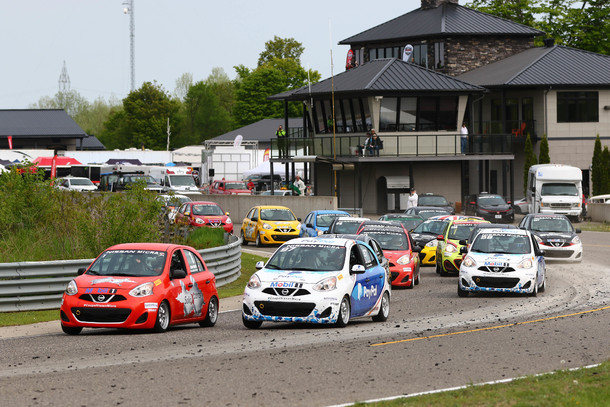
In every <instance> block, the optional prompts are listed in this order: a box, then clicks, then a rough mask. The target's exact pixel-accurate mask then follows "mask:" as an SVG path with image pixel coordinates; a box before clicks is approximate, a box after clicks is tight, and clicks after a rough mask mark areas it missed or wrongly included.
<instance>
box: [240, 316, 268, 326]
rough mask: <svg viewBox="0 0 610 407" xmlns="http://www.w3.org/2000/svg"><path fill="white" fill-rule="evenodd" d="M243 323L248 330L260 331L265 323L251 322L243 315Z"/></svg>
mask: <svg viewBox="0 0 610 407" xmlns="http://www.w3.org/2000/svg"><path fill="white" fill-rule="evenodd" d="M241 322H243V324H244V326H245V327H246V328H248V329H258V328H260V327H261V325H262V324H263V321H250V320H248V319H246V318H244V316H243V315H242V316H241Z"/></svg>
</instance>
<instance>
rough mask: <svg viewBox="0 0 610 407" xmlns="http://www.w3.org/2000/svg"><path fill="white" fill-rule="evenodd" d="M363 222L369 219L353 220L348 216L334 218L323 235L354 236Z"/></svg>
mask: <svg viewBox="0 0 610 407" xmlns="http://www.w3.org/2000/svg"><path fill="white" fill-rule="evenodd" d="M365 220H370V219H369V218H353V217H348V216H345V217H344V216H341V217H338V218H334V219H333V221H332V222H331V223H330V225H329V226H328V230H325V231H324V234H325V235H332V234H353V235H355V234H356V232H357V231H358V229H359V228H360V225H361V224H362V222H364V221H365Z"/></svg>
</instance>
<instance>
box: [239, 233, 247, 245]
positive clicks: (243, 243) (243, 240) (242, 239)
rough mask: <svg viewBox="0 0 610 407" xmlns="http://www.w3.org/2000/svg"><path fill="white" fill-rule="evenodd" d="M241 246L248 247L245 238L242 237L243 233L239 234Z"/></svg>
mask: <svg viewBox="0 0 610 407" xmlns="http://www.w3.org/2000/svg"><path fill="white" fill-rule="evenodd" d="M241 245H242V246H248V241H247V240H246V236H244V232H241Z"/></svg>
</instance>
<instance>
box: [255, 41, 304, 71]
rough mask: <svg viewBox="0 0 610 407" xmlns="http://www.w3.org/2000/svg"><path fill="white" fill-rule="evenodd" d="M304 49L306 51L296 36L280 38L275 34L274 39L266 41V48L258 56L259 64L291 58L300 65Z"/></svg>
mask: <svg viewBox="0 0 610 407" xmlns="http://www.w3.org/2000/svg"><path fill="white" fill-rule="evenodd" d="M303 51H305V48H304V47H303V44H301V43H300V42H298V41H296V40H295V39H294V38H280V37H278V36H277V35H275V36H274V37H273V40H270V41H267V42H266V43H265V50H264V51H263V52H261V53H260V55H259V57H258V66H261V65H264V64H266V63H268V62H270V61H273V60H274V59H290V60H293V61H295V62H296V63H297V64H299V65H300V64H301V55H303Z"/></svg>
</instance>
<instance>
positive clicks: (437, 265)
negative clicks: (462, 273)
mask: <svg viewBox="0 0 610 407" xmlns="http://www.w3.org/2000/svg"><path fill="white" fill-rule="evenodd" d="M436 274H441V266H440V265H439V264H438V261H437V262H436Z"/></svg>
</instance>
